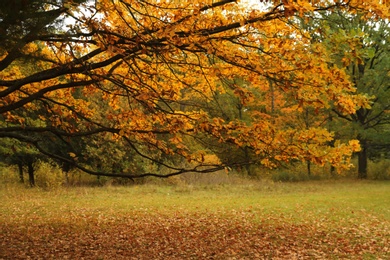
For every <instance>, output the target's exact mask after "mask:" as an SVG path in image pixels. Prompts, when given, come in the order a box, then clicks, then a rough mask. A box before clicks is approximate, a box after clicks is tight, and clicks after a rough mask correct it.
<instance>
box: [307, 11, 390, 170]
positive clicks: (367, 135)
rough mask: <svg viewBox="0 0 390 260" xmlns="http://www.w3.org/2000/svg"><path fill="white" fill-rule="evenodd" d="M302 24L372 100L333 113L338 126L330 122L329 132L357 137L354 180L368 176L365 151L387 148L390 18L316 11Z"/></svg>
mask: <svg viewBox="0 0 390 260" xmlns="http://www.w3.org/2000/svg"><path fill="white" fill-rule="evenodd" d="M306 26H308V27H307V28H308V30H309V31H310V32H311V34H312V35H313V37H312V39H313V40H314V41H317V42H321V43H323V44H324V45H325V46H327V48H328V49H329V50H330V52H331V53H332V60H333V63H335V64H337V66H339V67H340V68H345V71H346V72H347V73H348V75H349V77H350V81H351V82H352V83H353V86H354V88H355V89H356V92H357V93H360V94H364V95H367V97H368V98H369V99H370V106H369V107H361V108H359V109H358V110H356V112H355V113H352V114H343V113H340V111H338V110H337V109H333V112H334V113H335V114H336V116H333V119H334V120H335V119H336V117H339V118H340V119H342V126H341V125H340V124H339V125H338V126H337V125H335V123H333V125H334V129H333V130H335V131H337V132H338V135H340V136H344V138H356V139H358V140H359V142H360V144H361V148H362V149H361V150H360V151H359V152H358V176H359V178H367V163H368V155H369V153H371V154H373V153H375V149H376V148H378V147H383V148H386V147H389V146H390V142H389V141H390V132H389V131H388V128H389V126H390V114H389V109H390V74H389V72H390V48H389V42H390V23H389V20H388V19H380V18H378V17H372V16H367V15H365V14H364V13H359V12H357V13H350V12H347V11H346V10H342V9H341V10H337V9H336V10H334V11H333V12H328V11H324V12H320V13H319V14H317V16H316V17H312V19H311V21H310V22H309V24H307V25H306ZM387 149H389V148H387Z"/></svg>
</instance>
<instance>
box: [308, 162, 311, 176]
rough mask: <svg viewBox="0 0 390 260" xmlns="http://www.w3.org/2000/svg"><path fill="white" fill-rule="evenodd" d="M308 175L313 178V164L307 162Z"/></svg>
mask: <svg viewBox="0 0 390 260" xmlns="http://www.w3.org/2000/svg"><path fill="white" fill-rule="evenodd" d="M307 175H309V176H311V162H310V161H307Z"/></svg>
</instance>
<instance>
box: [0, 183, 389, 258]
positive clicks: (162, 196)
mask: <svg viewBox="0 0 390 260" xmlns="http://www.w3.org/2000/svg"><path fill="white" fill-rule="evenodd" d="M0 187H1V190H0V198H1V204H0V230H1V233H0V259H389V258H390V246H389V245H390V182H389V181H372V180H371V181H358V180H337V181H335V180H322V181H307V182H298V183H279V182H273V181H270V180H263V181H247V182H243V183H241V184H234V185H233V184H230V185H197V186H193V185H185V184H180V185H179V184H176V185H167V184H165V185H161V184H159V185H156V184H144V185H130V186H105V187H68V188H66V187H61V188H56V189H53V190H43V189H40V188H26V187H25V186H18V185H2V186H0Z"/></svg>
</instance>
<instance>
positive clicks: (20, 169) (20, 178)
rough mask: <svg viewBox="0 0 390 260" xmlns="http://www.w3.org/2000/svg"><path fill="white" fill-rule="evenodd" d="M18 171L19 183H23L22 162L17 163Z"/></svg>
mask: <svg viewBox="0 0 390 260" xmlns="http://www.w3.org/2000/svg"><path fill="white" fill-rule="evenodd" d="M18 169H19V182H20V183H24V176H23V163H22V162H18Z"/></svg>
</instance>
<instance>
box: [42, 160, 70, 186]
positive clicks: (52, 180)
mask: <svg viewBox="0 0 390 260" xmlns="http://www.w3.org/2000/svg"><path fill="white" fill-rule="evenodd" d="M35 169H36V171H35V185H36V186H37V187H40V188H44V189H56V188H59V187H61V186H62V185H63V184H64V183H65V174H64V173H63V171H62V170H61V169H60V167H58V166H54V165H52V164H50V163H48V162H43V161H38V162H36V165H35Z"/></svg>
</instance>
